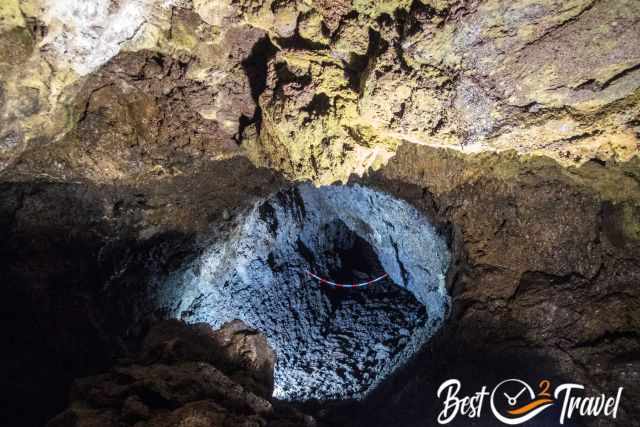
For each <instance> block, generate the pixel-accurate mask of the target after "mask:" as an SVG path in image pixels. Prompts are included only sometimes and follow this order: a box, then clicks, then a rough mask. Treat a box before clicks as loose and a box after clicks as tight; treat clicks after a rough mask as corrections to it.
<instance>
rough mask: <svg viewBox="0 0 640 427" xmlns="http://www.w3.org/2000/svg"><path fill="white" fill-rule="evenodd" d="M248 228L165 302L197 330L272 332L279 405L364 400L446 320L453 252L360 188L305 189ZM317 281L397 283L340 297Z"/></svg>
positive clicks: (402, 207)
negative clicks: (243, 326)
mask: <svg viewBox="0 0 640 427" xmlns="http://www.w3.org/2000/svg"><path fill="white" fill-rule="evenodd" d="M345 206H348V209H344V207H345ZM238 222H239V223H238V225H237V228H236V229H235V230H234V231H232V232H231V233H229V234H228V235H226V236H225V240H223V241H218V242H214V243H213V244H211V245H210V246H209V247H208V248H207V250H206V252H205V254H204V255H203V256H202V257H200V258H199V259H198V260H197V261H196V262H195V263H193V265H192V266H190V267H189V268H187V269H186V270H185V271H180V272H178V273H176V274H175V276H176V277H175V278H174V279H171V280H169V281H168V283H166V284H165V285H164V286H163V288H162V289H161V292H160V294H161V295H163V297H162V299H161V302H160V303H161V304H163V305H165V306H171V305H175V304H176V302H179V306H177V307H176V308H175V309H174V313H175V314H174V315H176V316H179V317H181V318H183V319H185V320H188V321H190V322H207V323H209V324H211V325H212V326H214V327H219V326H220V325H222V323H224V322H226V321H229V320H233V319H241V320H242V321H244V322H246V323H247V324H249V325H251V326H252V327H254V328H256V329H258V330H260V331H262V332H263V333H264V334H265V335H266V336H267V338H268V339H269V342H270V343H271V345H272V346H273V347H274V349H275V350H276V353H277V355H278V364H277V368H276V373H275V394H274V396H275V397H277V398H281V399H288V400H308V399H346V398H358V397H362V396H364V395H365V394H366V393H367V392H368V391H370V389H371V388H372V387H373V386H375V385H377V384H378V383H380V381H381V380H382V379H383V378H384V377H385V376H387V375H388V374H390V373H391V372H392V371H393V370H394V369H395V368H396V367H398V366H400V365H402V364H403V363H404V362H406V360H408V359H409V358H410V357H411V356H412V355H413V354H414V353H415V352H416V351H417V350H418V349H419V348H420V347H421V346H422V344H424V342H426V341H427V339H428V338H429V337H430V336H431V335H433V333H434V332H435V331H436V330H437V329H438V328H439V327H440V326H441V324H442V322H443V320H444V317H445V313H446V311H447V308H448V305H449V302H448V297H447V295H446V290H445V289H444V283H445V274H446V272H447V266H448V263H449V259H450V256H449V252H448V248H447V246H446V243H445V241H444V239H443V237H441V236H440V235H439V234H438V232H437V231H436V230H435V229H434V227H433V226H432V225H431V224H429V223H428V221H427V220H426V219H425V218H424V217H422V215H421V214H420V213H419V212H418V211H417V210H415V208H413V207H411V206H410V205H408V204H407V203H405V202H402V201H399V200H395V199H393V198H391V197H390V196H388V195H385V194H382V193H379V192H376V191H373V190H370V189H366V188H363V187H360V186H355V187H322V188H320V189H314V188H313V187H311V186H303V187H298V188H296V189H292V190H288V191H283V192H280V193H277V194H276V195H275V196H273V197H271V198H270V199H268V200H266V201H263V202H260V203H259V204H258V205H257V206H256V207H254V208H253V209H252V210H251V211H250V212H249V214H248V215H247V216H246V217H243V218H240V219H239V220H238ZM307 271H312V272H315V273H316V274H319V275H321V276H323V277H330V278H332V280H335V281H338V283H342V282H346V283H355V282H362V281H366V280H369V279H371V278H374V277H378V276H380V275H381V274H384V273H385V272H386V273H387V274H388V275H389V280H385V281H384V282H379V283H376V284H373V285H371V286H370V287H367V288H361V289H353V290H347V289H335V288H330V287H327V286H326V285H321V284H320V283H318V282H317V281H315V280H314V279H312V278H311V277H309V276H308V274H307V273H306V272H307ZM176 290H177V291H176Z"/></svg>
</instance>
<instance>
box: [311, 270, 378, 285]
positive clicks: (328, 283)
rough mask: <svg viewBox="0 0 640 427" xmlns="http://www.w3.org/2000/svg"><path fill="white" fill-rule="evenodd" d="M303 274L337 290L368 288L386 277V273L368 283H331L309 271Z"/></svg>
mask: <svg viewBox="0 0 640 427" xmlns="http://www.w3.org/2000/svg"><path fill="white" fill-rule="evenodd" d="M305 273H307V274H308V275H309V276H311V277H313V278H314V279H316V280H317V281H319V282H320V283H325V284H327V285H330V286H335V287H338V288H361V287H363V286H368V285H371V284H372V283H375V282H378V281H380V280H382V279H384V278H385V277H387V276H388V274H387V273H384V274H383V275H382V276H380V277H376V278H375V279H373V280H369V281H368V282H362V283H335V282H332V281H330V280H327V279H323V278H322V277H320V276H316V275H315V274H313V273H312V272H310V271H309V270H305Z"/></svg>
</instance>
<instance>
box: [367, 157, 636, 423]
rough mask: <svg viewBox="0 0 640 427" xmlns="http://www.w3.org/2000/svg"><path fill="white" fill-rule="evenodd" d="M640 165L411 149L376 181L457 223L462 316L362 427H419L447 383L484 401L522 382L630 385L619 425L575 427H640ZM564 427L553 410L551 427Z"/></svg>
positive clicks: (455, 298) (379, 399)
mask: <svg viewBox="0 0 640 427" xmlns="http://www.w3.org/2000/svg"><path fill="white" fill-rule="evenodd" d="M639 166H640V163H639V162H638V159H634V160H633V161H631V162H628V163H622V164H619V165H615V166H613V165H608V166H605V165H602V164H600V163H599V162H589V163H587V164H585V165H583V166H582V167H580V168H570V169H564V168H562V167H560V166H559V165H558V164H557V163H555V162H553V161H552V160H550V159H538V160H523V159H521V158H518V157H517V156H516V155H515V154H513V153H511V154H509V155H493V154H482V155H476V156H463V155H460V154H458V153H454V152H450V151H441V150H431V149H427V148H425V147H415V146H409V145H406V146H403V147H402V148H401V149H400V151H399V155H398V156H397V157H396V158H394V159H393V161H392V162H391V163H390V164H389V165H388V166H387V167H386V168H385V169H384V170H383V171H381V172H380V173H379V174H376V175H375V176H372V177H371V179H370V180H369V182H370V183H371V184H374V185H376V186H380V187H381V188H384V189H385V190H386V191H389V192H390V193H391V194H394V195H396V196H401V197H405V198H407V199H408V200H411V201H412V203H414V204H416V205H417V206H423V208H424V209H425V210H426V211H430V212H432V214H433V215H434V216H435V217H439V218H441V219H442V220H444V221H447V222H451V223H452V224H455V227H456V230H457V231H456V236H455V237H454V247H457V248H458V249H459V250H461V251H462V253H461V258H460V259H459V261H458V262H459V266H460V269H459V270H457V271H456V279H455V280H454V281H453V282H452V287H451V289H450V292H451V293H452V304H453V313H452V316H451V317H450V318H449V319H448V321H447V322H446V323H445V327H444V328H443V329H442V330H441V333H440V334H439V336H438V337H437V338H436V339H432V340H431V341H430V342H429V344H428V345H427V348H425V351H424V353H423V354H422V356H420V357H419V358H418V359H417V361H416V362H415V363H413V364H411V365H410V366H409V367H407V370H406V371H405V373H404V375H402V374H400V375H398V376H397V377H396V379H394V380H392V381H390V382H389V383H388V384H387V385H385V386H383V387H382V388H381V389H379V390H378V392H377V396H376V397H372V398H371V399H370V400H369V402H366V403H365V404H364V405H363V412H362V414H361V417H360V419H358V420H357V421H356V422H355V425H365V424H367V425H379V426H386V425H389V424H390V423H398V425H416V424H414V422H415V420H422V419H425V418H429V417H433V414H434V413H436V412H437V411H439V408H441V406H440V405H441V402H440V401H438V400H436V399H434V398H433V395H429V394H428V393H425V392H424V391H425V390H434V389H436V388H437V386H438V385H439V384H440V383H441V382H442V381H444V380H446V379H448V378H459V379H461V380H462V381H463V384H465V385H466V386H467V387H469V389H470V390H474V389H478V388H479V387H482V385H491V384H497V383H498V382H499V381H501V380H502V379H504V378H508V377H510V376H513V375H517V376H518V377H522V378H527V379H528V381H530V382H531V383H535V382H537V381H539V380H540V378H547V377H548V378H551V380H552V382H553V383H554V384H559V383H561V382H575V383H581V384H585V386H586V387H587V388H588V389H589V390H592V392H591V393H592V394H597V393H601V392H607V393H611V392H612V391H615V390H616V389H617V388H618V387H624V389H625V391H624V392H625V393H628V394H627V398H625V399H623V402H622V404H621V411H622V412H621V416H620V417H619V419H618V420H616V421H615V422H613V421H611V420H602V419H600V420H597V419H587V418H584V419H578V420H574V422H577V423H578V424H577V425H581V424H582V423H585V424H587V425H626V424H627V423H628V424H629V425H638V422H637V417H638V406H637V404H636V398H635V396H636V395H637V393H638V392H639V390H638V387H637V384H638V383H637V379H638V377H639V376H640V358H639V357H638V355H639V354H640V353H639V351H640V339H639V338H640V337H638V328H639V326H640V323H639V322H640V317H639V316H638V315H639V313H638V309H637V307H638V303H639V302H640V291H639V289H640V288H638V283H639V282H638V280H639V279H640V270H639V269H638V265H640V264H639V259H640V239H639V237H640V236H639V235H638V233H637V230H638V224H639V223H640V221H639V219H640V216H638V206H639V205H638V196H639V192H640V180H639V179H638V178H639V175H638V170H640V169H639ZM594 180H595V181H594ZM427 384H428V385H427ZM390 394H393V395H394V396H395V398H396V400H394V402H397V403H389V401H388V396H389V395H390ZM625 401H626V402H625ZM398 414H405V415H404V416H402V417H400V418H398ZM558 417H559V408H555V409H554V410H553V411H552V412H550V414H549V416H548V418H545V419H547V420H548V421H540V422H548V423H550V424H556V423H557V422H558V421H557V420H558ZM468 422H469V420H466V419H461V420H458V421H457V423H458V424H455V423H454V424H455V425H469V424H468ZM485 422H487V421H485ZM478 425H485V424H483V421H482V420H481V421H479V424H478ZM487 425H493V424H490V423H488V424H487Z"/></svg>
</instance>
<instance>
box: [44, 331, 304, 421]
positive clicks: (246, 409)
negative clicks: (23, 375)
mask: <svg viewBox="0 0 640 427" xmlns="http://www.w3.org/2000/svg"><path fill="white" fill-rule="evenodd" d="M274 363H275V355H274V353H273V351H272V350H271V349H270V348H269V346H268V344H267V342H266V340H265V338H264V337H263V336H261V335H259V333H258V332H257V331H255V330H252V329H248V328H247V327H246V326H245V325H244V324H242V322H239V321H234V322H231V323H227V324H225V325H223V327H222V328H221V329H220V330H218V331H213V330H212V329H211V327H210V326H208V325H206V324H195V325H192V326H187V325H186V324H184V323H181V322H178V321H167V322H164V323H160V324H158V325H156V326H154V327H153V328H152V329H151V330H150V332H149V334H148V335H147V337H146V339H145V341H144V343H143V344H142V348H141V350H140V353H139V354H138V355H137V356H135V357H134V358H133V360H128V361H126V360H123V361H120V363H119V365H118V366H116V367H114V368H112V369H111V370H110V371H109V372H108V373H105V374H101V375H97V376H94V377H88V378H82V379H79V380H77V381H76V382H75V384H74V386H73V390H72V393H71V401H72V403H71V407H70V408H69V409H68V410H66V411H65V412H63V413H61V414H60V415H58V416H56V417H55V418H53V419H52V420H51V421H50V422H49V423H47V426H50V427H66V426H69V427H71V426H88V425H95V426H122V425H137V426H140V425H145V426H158V427H159V426H177V425H180V426H185V427H186V426H203V425H220V426H222V425H224V426H229V427H231V426H248V425H252V426H283V427H284V426H293V425H295V426H314V425H315V421H314V420H313V418H311V417H309V416H305V415H303V414H300V413H297V412H296V411H295V410H292V409H289V408H274V406H273V405H272V404H271V402H269V400H268V399H269V397H270V396H271V387H272V383H273V366H274Z"/></svg>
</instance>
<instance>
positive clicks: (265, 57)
mask: <svg viewBox="0 0 640 427" xmlns="http://www.w3.org/2000/svg"><path fill="white" fill-rule="evenodd" d="M277 51H278V49H277V48H276V47H275V46H274V45H273V43H271V40H269V36H264V37H263V38H261V39H260V40H258V42H257V43H256V44H255V45H254V46H253V48H252V49H251V53H250V54H249V56H248V57H247V59H245V60H244V61H242V63H241V65H242V69H243V70H244V72H245V73H246V74H247V78H248V80H249V85H250V86H251V97H252V98H253V100H254V101H255V103H256V110H255V113H254V115H253V117H246V116H241V117H240V127H239V131H238V136H237V138H236V139H237V142H238V143H241V142H242V141H241V140H242V134H243V132H244V130H245V129H246V128H247V126H249V125H251V124H255V125H256V130H257V132H260V124H261V121H262V108H261V107H260V95H261V94H262V92H264V90H265V88H266V87H267V70H268V64H269V61H270V60H271V59H272V58H273V57H274V56H275V54H276V52H277Z"/></svg>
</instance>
